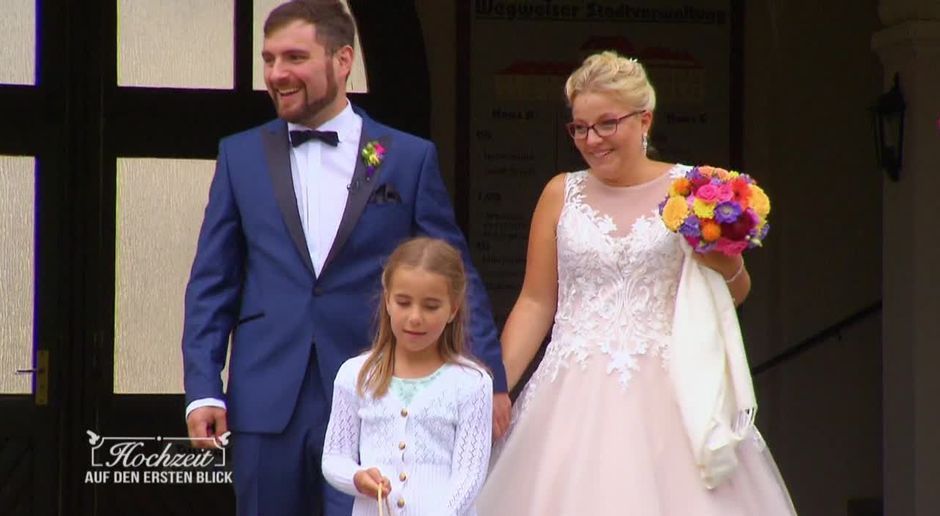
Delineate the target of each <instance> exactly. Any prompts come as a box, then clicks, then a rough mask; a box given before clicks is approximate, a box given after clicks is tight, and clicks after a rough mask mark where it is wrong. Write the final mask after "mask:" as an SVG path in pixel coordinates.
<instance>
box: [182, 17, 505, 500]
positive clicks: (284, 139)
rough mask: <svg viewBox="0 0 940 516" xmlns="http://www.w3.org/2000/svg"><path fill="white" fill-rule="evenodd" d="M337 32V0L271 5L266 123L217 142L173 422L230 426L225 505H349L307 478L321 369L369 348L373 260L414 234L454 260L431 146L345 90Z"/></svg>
mask: <svg viewBox="0 0 940 516" xmlns="http://www.w3.org/2000/svg"><path fill="white" fill-rule="evenodd" d="M353 34H354V25H353V20H352V18H351V16H350V15H349V14H348V13H347V12H346V10H345V9H344V7H343V6H342V4H341V3H340V2H339V1H338V0H294V1H291V2H288V3H286V4H283V5H281V6H279V7H277V8H276V9H274V10H273V11H272V12H271V13H270V14H269V16H268V19H267V20H266V22H265V26H264V47H263V53H262V56H263V58H264V78H265V83H266V85H267V89H268V92H269V94H270V96H271V98H272V100H273V102H274V106H275V108H276V110H277V114H278V119H276V120H274V121H271V122H268V123H266V124H264V125H262V126H259V127H256V128H253V129H250V130H248V131H245V132H242V133H239V134H236V135H233V136H230V137H227V138H225V139H223V140H222V141H221V143H220V145H219V156H218V160H217V163H216V172H215V177H214V179H213V181H212V186H211V188H210V191H209V201H208V204H207V206H206V212H205V219H204V221H203V225H202V229H201V231H200V234H199V243H198V248H197V251H196V257H195V260H194V262H193V268H192V273H191V276H190V280H189V284H188V286H187V289H186V310H185V323H184V331H183V358H184V367H185V388H186V401H187V403H188V406H187V418H186V419H187V426H188V427H189V434H190V437H193V438H205V437H213V436H219V435H222V434H223V433H225V431H226V430H229V429H230V430H231V431H232V432H233V445H232V447H233V449H232V455H233V457H234V468H235V478H234V480H235V494H236V500H237V508H238V514H239V515H258V514H262V515H265V516H268V515H274V516H288V515H294V514H297V515H300V514H303V515H311V514H326V515H328V516H334V515H335V516H339V515H348V514H349V513H350V510H351V506H352V500H351V499H350V498H349V497H347V496H345V495H343V494H341V493H339V492H338V491H335V490H333V489H332V488H330V487H329V486H328V485H325V483H324V482H323V477H322V474H321V472H320V454H321V450H322V447H323V438H324V433H325V430H326V424H327V421H328V419H329V410H330V402H331V397H332V390H333V379H334V377H335V375H336V371H337V370H338V369H339V366H340V365H341V364H342V363H343V362H344V361H345V360H346V359H348V358H350V357H351V356H354V355H356V354H358V353H360V352H362V351H363V350H365V349H366V348H367V347H368V346H369V344H370V342H371V328H372V322H373V318H374V314H375V308H376V302H377V301H378V296H379V295H380V291H381V289H380V284H379V278H380V271H381V268H382V265H383V263H384V260H385V258H386V257H387V256H388V254H389V253H390V252H391V251H392V250H393V249H394V248H395V247H396V245H398V244H399V243H400V242H402V241H403V240H406V239H408V238H409V237H412V236H414V235H419V234H421V235H429V236H432V237H438V238H443V239H445V240H448V241H449V242H451V243H452V244H454V245H456V246H457V247H458V248H459V249H461V251H462V252H463V253H464V257H465V260H466V258H467V257H468V256H469V253H468V251H467V248H466V243H465V242H464V239H463V236H462V235H461V233H460V231H459V229H458V228H457V226H456V224H455V222H454V217H453V210H452V208H451V205H450V200H449V197H448V195H447V192H446V190H445V188H444V185H443V183H442V181H441V177H440V172H439V170H438V164H437V156H436V151H435V149H434V146H433V144H431V143H430V142H428V141H426V140H423V139H420V138H417V137H415V136H412V135H409V134H406V133H403V132H401V131H397V130H395V129H392V128H390V127H387V126H384V125H382V124H379V123H377V122H375V121H373V120H372V119H370V118H369V117H368V116H367V115H366V114H365V113H364V112H362V111H361V110H359V109H357V108H355V107H354V106H352V105H351V104H350V102H349V101H348V100H347V97H346V81H347V78H348V76H349V72H350V70H351V68H352V62H353V48H352V45H353ZM467 265H468V270H469V271H470V273H471V278H472V282H471V292H470V304H471V305H472V306H471V310H472V311H471V313H472V315H471V317H472V323H473V324H472V328H471V340H472V343H473V349H474V351H475V353H476V354H477V355H478V356H479V357H480V358H481V359H483V360H484V361H485V362H486V363H487V364H488V365H489V367H490V368H491V370H492V372H493V375H494V385H495V387H496V392H497V393H498V394H496V403H494V406H495V407H496V409H495V410H494V421H495V426H494V428H496V429H497V432H501V431H502V430H504V429H505V427H506V426H507V424H508V417H509V399H508V396H507V395H506V394H505V391H506V380H505V373H504V371H503V365H502V360H501V357H500V349H499V342H498V338H497V334H496V329H495V327H494V325H493V320H492V316H491V314H490V311H489V305H488V301H487V299H486V295H485V292H484V290H483V285H482V282H481V281H480V279H479V277H478V275H477V274H476V272H475V271H474V269H473V268H472V267H470V264H469V262H468V263H467ZM230 338H231V349H230V353H231V358H230V361H229V384H228V392H227V393H224V394H223V391H222V382H221V380H220V372H221V370H222V368H223V365H224V363H225V357H226V350H227V348H228V344H229V341H230ZM206 442H207V441H199V440H195V441H194V443H196V444H197V445H203V446H204V443H206ZM210 442H211V441H210Z"/></svg>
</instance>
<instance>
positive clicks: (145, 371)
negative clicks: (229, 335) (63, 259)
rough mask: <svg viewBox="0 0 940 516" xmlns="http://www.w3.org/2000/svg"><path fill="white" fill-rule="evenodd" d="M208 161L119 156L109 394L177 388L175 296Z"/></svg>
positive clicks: (181, 285) (188, 262)
mask: <svg viewBox="0 0 940 516" xmlns="http://www.w3.org/2000/svg"><path fill="white" fill-rule="evenodd" d="M214 168H215V166H214V163H213V162H212V161H207V160H182V159H179V160H177V159H148V158H134V159H119V160H118V162H117V219H116V239H117V242H116V243H115V244H116V253H115V256H116V260H117V262H116V264H115V275H116V278H115V293H114V294H115V295H114V299H115V312H116V313H115V322H114V325H115V327H114V392H115V393H118V394H140V393H152V394H173V393H181V392H183V362H182V357H181V355H180V339H181V337H182V335H183V294H184V292H185V290H186V281H187V280H188V279H189V270H190V268H191V267H192V264H193V256H195V254H196V239H197V238H198V235H199V227H200V225H201V224H202V216H203V212H204V210H205V206H206V199H207V198H208V195H209V183H210V181H211V180H212V173H213V170H214Z"/></svg>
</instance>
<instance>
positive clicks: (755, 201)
mask: <svg viewBox="0 0 940 516" xmlns="http://www.w3.org/2000/svg"><path fill="white" fill-rule="evenodd" d="M750 205H751V208H753V209H754V213H756V214H757V216H758V217H760V218H761V220H763V219H766V218H767V215H768V214H769V213H770V199H769V198H768V197H767V194H765V193H764V191H763V190H761V187H759V186H757V185H753V184H752V185H751V199H750Z"/></svg>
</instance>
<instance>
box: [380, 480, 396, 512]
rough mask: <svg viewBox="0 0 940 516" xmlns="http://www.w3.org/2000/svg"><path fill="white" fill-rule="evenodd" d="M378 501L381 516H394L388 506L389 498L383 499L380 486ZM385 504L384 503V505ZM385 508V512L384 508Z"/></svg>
mask: <svg viewBox="0 0 940 516" xmlns="http://www.w3.org/2000/svg"><path fill="white" fill-rule="evenodd" d="M377 501H378V503H379V516H392V509H391V507H389V505H388V497H385V498H383V497H382V485H381V484H380V485H379V489H378V497H377ZM383 502H384V503H383ZM383 507H384V508H385V511H384V512H383V510H382V508H383Z"/></svg>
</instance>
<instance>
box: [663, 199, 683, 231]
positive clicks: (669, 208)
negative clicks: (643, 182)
mask: <svg viewBox="0 0 940 516" xmlns="http://www.w3.org/2000/svg"><path fill="white" fill-rule="evenodd" d="M688 214H689V206H688V204H686V202H685V199H684V198H682V197H679V196H672V197H670V198H669V200H668V201H666V205H665V206H663V222H665V223H666V227H667V228H669V230H670V231H676V230H678V229H679V226H681V225H682V222H684V221H685V218H686V216H687V215H688Z"/></svg>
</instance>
